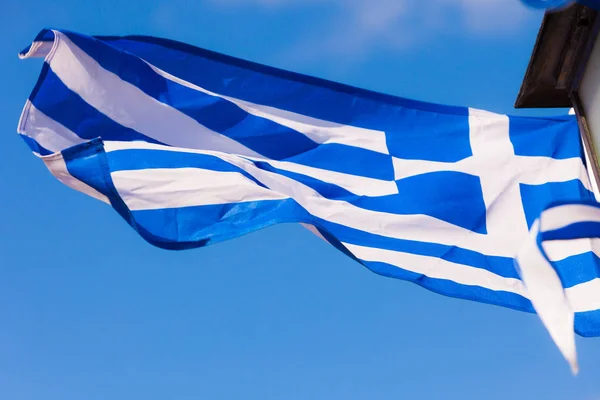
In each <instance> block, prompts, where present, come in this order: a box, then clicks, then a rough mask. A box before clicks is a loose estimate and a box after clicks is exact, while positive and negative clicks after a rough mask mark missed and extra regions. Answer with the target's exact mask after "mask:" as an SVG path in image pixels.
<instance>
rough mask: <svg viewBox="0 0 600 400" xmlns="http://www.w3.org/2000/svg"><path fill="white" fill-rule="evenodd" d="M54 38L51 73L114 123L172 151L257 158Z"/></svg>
mask: <svg viewBox="0 0 600 400" xmlns="http://www.w3.org/2000/svg"><path fill="white" fill-rule="evenodd" d="M54 33H55V35H56V39H55V41H56V42H57V44H56V47H55V51H54V52H52V53H50V54H49V64H50V67H51V68H52V71H54V73H55V74H56V75H57V76H58V77H59V78H60V80H61V81H62V82H63V83H64V84H65V85H66V86H67V87H68V88H69V89H71V90H72V91H74V92H75V93H77V94H78V95H80V96H81V97H82V99H83V100H85V101H86V102H87V103H88V104H90V105H91V106H92V107H94V108H96V109H97V110H98V111H100V112H102V113H103V114H105V115H107V116H108V117H109V118H111V119H112V120H114V121H115V122H117V123H119V124H121V125H123V126H125V127H127V128H131V129H133V130H135V131H137V132H139V133H142V134H144V135H146V136H149V137H151V138H153V139H155V140H158V141H160V142H162V143H166V144H169V145H172V146H179V147H188V148H194V149H207V150H215V151H223V152H227V153H232V154H241V155H245V156H259V157H260V155H259V154H257V153H256V152H254V151H252V150H250V149H249V148H247V147H245V146H243V145H241V144H240V143H238V142H236V141H234V140H232V139H230V138H228V137H227V136H224V135H221V134H220V133H217V132H214V131H212V130H210V129H208V128H206V127H205V126H203V125H201V124H199V123H198V122H197V121H196V120H194V119H193V118H191V117H189V116H187V115H185V114H184V113H182V112H180V111H179V110H176V109H174V108H172V107H170V106H168V105H166V104H164V103H161V102H159V101H158V100H155V99H153V98H152V97H150V96H148V95H146V94H145V93H144V92H142V91H141V90H140V89H139V88H137V87H136V86H134V85H132V84H130V83H128V82H125V81H123V80H122V79H120V78H119V77H118V76H117V75H115V74H114V73H112V72H110V71H107V70H105V69H104V68H102V67H101V66H100V64H98V63H97V62H96V60H94V59H93V58H92V57H90V56H89V55H87V54H86V53H85V52H84V51H83V50H81V49H80V48H79V47H77V46H76V45H75V44H74V43H72V42H71V41H70V40H69V39H68V38H67V37H66V36H65V35H64V34H62V33H60V32H56V31H55V32H54ZM111 94H114V95H111Z"/></svg>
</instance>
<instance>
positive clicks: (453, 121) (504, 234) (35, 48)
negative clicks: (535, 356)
mask: <svg viewBox="0 0 600 400" xmlns="http://www.w3.org/2000/svg"><path fill="white" fill-rule="evenodd" d="M21 57H22V58H30V57H44V58H45V62H44V66H43V69H42V72H41V75H40V78H39V81H38V83H37V85H36V86H35V89H34V90H33V93H32V94H31V96H30V98H29V100H28V101H27V102H26V105H25V108H24V110H23V114H22V117H21V121H20V123H19V127H18V132H19V133H20V134H21V135H22V137H23V139H24V140H25V141H26V142H27V144H28V145H29V146H30V147H31V149H32V151H33V152H34V153H35V154H37V155H39V156H40V158H41V160H42V161H43V162H44V163H45V165H46V166H47V167H48V169H49V170H50V172H51V173H52V174H53V175H54V176H55V177H56V178H58V179H59V180H60V181H62V182H63V183H65V184H66V185H68V186H70V187H72V188H74V189H76V190H79V191H81V192H83V193H86V194H88V195H90V196H93V197H95V198H97V199H99V200H101V201H104V202H105V203H108V204H110V205H111V206H112V207H113V208H114V209H115V210H116V211H117V212H118V213H119V214H120V215H121V216H122V217H123V218H124V219H125V220H126V221H127V222H128V223H129V224H130V225H131V226H132V227H133V228H134V229H135V230H136V231H137V232H138V233H139V234H140V235H141V236H142V237H143V238H144V239H145V240H147V241H148V242H150V243H151V244H153V245H156V246H159V247H162V248H166V249H187V248H194V247H200V246H205V245H208V244H211V243H216V242H219V241H222V240H226V239H231V238H234V237H237V236H240V235H243V234H245V233H248V232H251V231H254V230H257V229H259V228H263V227H266V226H269V225H273V224H276V223H282V222H297V223H302V224H305V225H306V226H307V227H309V228H310V229H311V230H313V232H315V233H316V234H317V235H319V236H321V237H322V238H323V239H325V240H326V241H328V242H329V243H331V244H332V245H333V246H335V247H336V248H338V249H339V250H341V251H343V252H344V253H345V254H347V255H348V256H350V257H352V258H354V259H355V260H356V261H358V262H360V263H361V264H363V265H364V266H365V267H367V268H369V269H370V270H372V271H374V272H376V273H378V274H382V275H385V276H389V277H393V278H399V279H403V280H408V281H412V282H415V283H417V284H419V285H421V286H423V287H425V288H427V289H429V290H432V291H435V292H438V293H441V294H444V295H448V296H453V297H459V298H463V299H469V300H474V301H478V302H483V303H490V304H495V305H499V306H503V307H509V308H513V309H517V310H522V311H528V312H534V308H533V305H532V302H531V300H530V296H529V292H528V290H527V289H526V287H525V285H524V283H523V280H522V279H521V275H520V274H519V272H518V271H517V268H516V267H515V262H514V259H515V257H516V256H517V254H518V253H519V251H520V250H521V248H522V247H523V245H524V244H525V243H527V242H528V241H530V237H531V236H530V233H529V232H530V229H531V228H532V227H534V223H535V221H536V219H537V218H538V217H539V216H540V214H541V213H542V211H543V210H544V209H545V208H546V207H547V206H548V205H549V204H551V203H555V202H558V201H584V202H585V201H593V198H594V197H593V194H592V192H591V188H590V182H589V180H588V175H587V171H586V168H585V162H584V155H583V153H582V151H583V150H582V146H581V143H580V138H579V133H578V128H577V121H576V119H575V117H574V116H572V115H564V116H559V117H555V118H525V117H512V116H506V115H498V114H494V113H490V112H485V111H481V110H474V109H469V108H463V107H448V106H440V105H435V104H429V103H423V102H417V101H412V100H406V99H402V98H398V97H393V96H388V95H384V94H379V93H374V92H370V91H366V90H362V89H358V88H354V87H350V86H345V85H341V84H337V83H333V82H329V81H324V80H320V79H315V78H311V77H307V76H303V75H299V74H295V73H291V72H287V71H282V70H278V69H274V68H270V67H266V66H263V65H258V64H254V63H250V62H247V61H243V60H239V59H236V58H232V57H228V56H225V55H222V54H217V53H214V52H210V51H207V50H202V49H198V48H196V47H192V46H189V45H186V44H182V43H178V42H173V41H169V40H163V39H157V38H152V37H139V36H137V37H90V36H86V35H81V34H77V33H73V32H67V31H57V30H44V31H42V32H41V33H40V34H39V35H38V37H37V38H36V39H35V41H34V42H33V44H32V45H31V46H30V47H29V48H27V49H26V50H24V51H23V52H22V53H21ZM534 228H535V227H534ZM532 232H533V233H532V235H533V234H535V232H536V231H535V229H534V230H532ZM545 246H546V247H545V253H544V256H547V259H548V260H549V261H551V262H552V265H553V268H554V269H553V270H555V271H556V274H557V276H558V277H559V278H556V279H558V285H559V289H560V290H562V289H563V288H565V293H566V299H567V300H566V301H567V303H568V307H567V308H568V309H569V310H572V311H573V312H574V326H575V330H576V331H577V332H578V333H579V334H581V335H584V336H598V335H600V302H599V296H598V293H600V279H599V276H600V268H599V267H598V265H599V264H598V257H597V256H596V253H598V254H600V252H599V251H598V248H597V243H596V242H594V241H592V240H590V239H579V240H576V241H571V242H565V241H552V242H550V243H547V244H546V245H545ZM525 258H527V257H525V256H524V259H525ZM522 267H523V266H522ZM529 271H531V270H530V269H526V270H524V271H523V274H524V275H523V276H525V277H527V276H528V272H529ZM533 286H535V285H533ZM533 286H532V289H533V290H534V291H535V287H533ZM536 293H537V292H536ZM536 308H537V307H536ZM570 329H571V334H572V332H573V323H571V327H570Z"/></svg>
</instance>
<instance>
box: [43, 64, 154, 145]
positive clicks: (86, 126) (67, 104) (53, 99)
mask: <svg viewBox="0 0 600 400" xmlns="http://www.w3.org/2000/svg"><path fill="white" fill-rule="evenodd" d="M31 102H32V104H33V105H34V106H35V107H36V108H37V109H38V110H40V111H41V112H43V113H44V114H46V115H47V116H48V117H50V118H52V119H53V120H55V121H57V122H58V123H60V124H61V125H63V126H65V127H66V128H68V129H70V130H71V131H72V132H74V133H75V134H77V136H79V137H81V138H83V139H90V140H91V139H95V138H99V137H102V139H103V140H115V141H116V140H124V141H134V140H141V141H145V142H149V143H157V144H160V142H159V141H158V140H155V139H153V138H150V137H148V136H146V135H143V134H141V133H139V132H137V131H135V130H133V129H130V128H127V127H124V126H123V125H120V124H118V123H116V122H115V121H113V120H112V119H110V118H108V117H107V116H106V115H104V114H102V113H101V112H99V111H98V110H97V109H95V108H94V107H92V106H90V105H89V104H88V103H86V102H85V101H84V100H83V99H82V98H81V96H79V95H78V94H77V93H75V92H73V91H72V90H71V89H69V88H68V87H66V86H65V84H64V83H63V82H62V81H61V80H60V78H59V77H58V76H56V74H55V73H54V72H53V71H52V70H51V69H50V68H48V71H47V73H46V77H45V79H44V82H43V84H41V85H39V86H38V90H37V91H36V93H35V95H34V96H32V97H31Z"/></svg>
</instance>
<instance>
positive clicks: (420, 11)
mask: <svg viewBox="0 0 600 400" xmlns="http://www.w3.org/2000/svg"><path fill="white" fill-rule="evenodd" d="M211 1H212V2H213V4H215V5H217V6H220V7H236V6H238V7H239V6H252V7H262V8H264V9H268V10H270V11H271V12H278V11H282V10H285V9H287V8H291V7H294V8H299V7H314V6H316V5H317V6H324V7H326V8H327V9H328V10H333V11H334V13H335V18H334V19H333V20H332V21H329V22H328V24H327V26H321V27H312V29H311V32H308V33H307V35H306V36H305V37H303V38H302V39H301V40H300V41H299V42H297V43H295V44H294V45H292V46H291V47H290V49H289V52H288V54H287V57H286V58H290V57H291V58H295V60H294V61H303V60H302V59H304V61H307V60H311V59H319V58H323V57H344V58H347V59H357V58H361V57H363V56H365V55H366V54H368V53H369V52H370V51H371V50H372V49H374V48H380V49H381V48H394V49H397V48H402V47H407V46H411V45H413V44H417V43H419V44H422V43H424V42H426V41H427V39H428V38H430V37H431V36H432V35H445V34H448V33H449V32H457V31H464V32H467V33H470V34H476V35H479V36H481V35H486V36H489V35H491V36H498V35H511V34H516V33H518V32H519V29H520V28H521V27H522V26H523V25H524V24H525V23H527V22H528V21H530V20H531V19H530V18H531V16H532V15H536V14H535V13H534V12H533V11H531V10H529V9H527V8H526V7H525V6H523V5H522V4H521V2H520V1H519V0H211Z"/></svg>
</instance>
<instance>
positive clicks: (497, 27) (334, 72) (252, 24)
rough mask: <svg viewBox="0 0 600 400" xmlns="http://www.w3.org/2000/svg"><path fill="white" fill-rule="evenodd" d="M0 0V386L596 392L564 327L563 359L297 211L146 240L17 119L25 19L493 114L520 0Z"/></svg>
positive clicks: (519, 46)
mask: <svg viewBox="0 0 600 400" xmlns="http://www.w3.org/2000/svg"><path fill="white" fill-rule="evenodd" d="M5 3H6V4H3V6H2V12H1V13H0V26H2V27H3V34H2V37H1V38H0V76H1V77H2V89H3V90H2V91H0V128H1V130H2V132H3V134H2V135H0V148H1V149H2V150H3V156H2V157H0V170H1V171H2V173H1V174H0V188H1V190H2V192H1V196H0V221H1V222H0V398H2V399H10V400H25V399H27V400H29V399H36V400H37V399H44V400H54V399H56V400H58V399H60V400H71V399H73V400H75V399H77V400H79V399H90V400H93V399H111V400H118V399H128V400H129V399H133V398H143V399H145V400H150V399H165V398H169V399H177V400H180V399H181V400H183V399H211V400H213V399H215V400H216V399H260V400H267V399H315V400H318V399H327V400H331V399H344V400H352V399H399V398H407V399H482V398H485V399H508V398H510V399H528V400H530V399H569V400H571V399H582V400H598V399H600V381H599V380H598V376H599V374H600V339H583V338H578V343H577V344H578V347H579V356H580V363H581V373H580V375H579V376H578V377H572V376H571V375H570V373H569V369H568V366H567V364H566V363H565V362H564V361H563V360H562V358H561V356H560V354H559V352H558V351H557V350H556V349H555V347H554V345H553V344H552V342H551V340H550V338H549V337H548V335H547V333H546V332H545V330H544V328H543V327H542V325H541V323H540V322H539V320H538V319H537V317H536V316H534V315H529V314H525V313H520V312H517V311H512V310H506V309H502V308H499V307H494V306H488V305H482V304H477V303H472V302H468V301H464V300H456V299H451V298H446V297H443V296H440V295H437V294H433V293H430V292H428V291H426V290H424V289H421V288H420V287H417V286H415V285H412V284H409V283H405V282H402V281H398V280H393V279H389V278H383V277H380V276H377V275H375V274H372V273H370V272H368V271H367V270H366V269H364V268H362V267H361V266H359V265H357V264H355V263H354V262H353V261H351V260H349V259H347V258H346V257H345V256H343V255H342V254H340V253H338V252H336V251H335V250H334V249H333V248H331V247H329V246H328V245H326V244H325V243H323V242H322V241H320V240H319V239H318V238H316V237H313V236H312V235H311V234H310V233H309V232H308V231H306V230H304V229H303V228H301V227H299V226H296V225H284V226H278V227H273V228H269V229H266V230H263V231H261V232H257V233H254V234H250V235H247V236H245V237H242V238H239V239H236V240H233V241H230V242H226V243H222V244H219V245H215V246H212V247H208V248H204V249H199V250H193V251H185V252H168V251H164V250H159V249H156V248H153V247H151V246H150V245H148V244H146V243H145V242H143V241H142V239H140V238H139V237H137V236H136V235H135V233H134V232H133V231H132V230H131V229H130V228H129V227H128V226H127V225H126V224H125V223H124V222H123V221H122V220H121V219H120V217H118V215H117V214H116V213H115V212H113V211H112V210H110V209H109V208H108V207H107V206H105V205H103V204H102V203H100V202H97V201H95V200H93V199H90V198H87V197H85V196H84V195H82V194H80V193H77V192H74V191H72V190H70V189H68V188H67V187H64V186H62V185H61V184H60V183H58V182H57V181H56V180H55V179H54V178H52V177H51V176H50V174H49V173H48V172H47V171H46V170H45V168H44V166H43V165H42V164H41V163H40V162H39V161H38V160H36V159H35V157H34V156H32V155H31V154H30V152H29V150H28V149H27V147H26V146H25V144H24V143H22V141H21V139H19V138H18V136H17V135H16V125H17V121H18V118H19V114H20V111H21V107H22V106H23V104H24V101H25V99H26V98H27V96H28V94H29V92H30V91H31V89H32V88H33V84H34V82H35V80H36V79H37V76H38V73H39V69H40V66H41V64H40V62H38V61H35V60H27V61H19V60H18V58H17V52H18V51H19V50H21V48H23V47H25V46H26V45H27V44H28V43H29V42H30V41H31V40H32V39H33V37H34V36H35V35H36V34H37V32H38V31H39V30H41V29H42V28H44V27H57V28H64V29H71V30H75V31H79V32H82V33H87V34H109V35H120V34H146V35H154V36H162V37H168V38H171V39H176V40H181V41H185V42H188V43H191V44H194V45H197V46H201V47H206V48H209V49H212V50H216V51H220V52H223V53H227V54H230V55H235V56H238V57H244V58H247V59H250V60H253V61H258V62H262V63H266V64H270V65H274V66H278V67H283V68H288V69H292V70H294V71H297V72H303V73H308V74H311V75H316V76H320V77H323V78H328V79H333V80H336V81H341V82H344V83H348V84H352V85H357V86H361V87H365V88H368V89H373V90H378V91H382V92H386V93H390V94H394V95H399V96H403V97H410V98H415V99H420V100H425V101H431V102H437V103H446V104H455V105H466V106H472V107H478V108H484V109H488V110H491V111H497V112H513V110H512V104H513V102H514V99H515V96H516V93H517V91H518V89H519V86H520V83H521V80H522V77H523V74H524V71H525V68H526V65H527V62H528V60H529V56H530V53H531V49H532V46H533V43H534V41H535V37H536V34H537V30H538V27H539V23H540V21H541V16H542V14H541V13H539V12H534V11H532V10H528V9H525V8H524V7H523V6H521V4H520V3H519V2H518V0H428V1H427V2H426V4H423V3H425V2H424V1H422V0H205V1H199V0H196V1H185V0H164V1H141V0H131V1H127V2H122V4H119V3H120V2H118V1H103V0H102V1H101V0H97V1H94V2H83V1H80V0H55V1H52V2H49V1H26V0H23V1H9V2H5ZM547 112H548V111H537V112H532V111H527V110H526V111H522V110H520V111H514V113H518V114H524V113H526V114H534V115H535V114H542V113H547ZM552 112H557V111H556V110H553V111H552ZM558 112H564V110H559V111H558Z"/></svg>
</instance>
